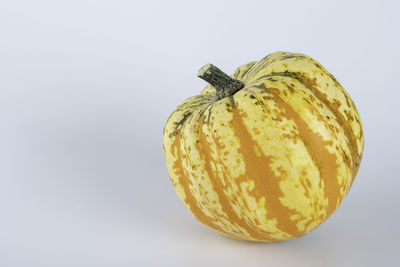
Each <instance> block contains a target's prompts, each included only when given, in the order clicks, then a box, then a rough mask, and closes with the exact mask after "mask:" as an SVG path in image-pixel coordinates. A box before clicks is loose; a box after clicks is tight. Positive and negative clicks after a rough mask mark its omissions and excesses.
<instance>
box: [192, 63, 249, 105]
mask: <svg viewBox="0 0 400 267" xmlns="http://www.w3.org/2000/svg"><path fill="white" fill-rule="evenodd" d="M197 76H198V77H200V78H201V79H203V80H205V81H206V82H208V83H209V84H211V85H212V86H213V87H214V88H215V99H216V100H220V99H222V98H225V97H227V96H232V95H233V94H235V93H236V92H237V91H239V90H240V89H242V88H243V87H244V84H243V82H241V81H239V80H236V79H233V78H231V77H229V75H227V74H226V73H225V72H223V71H222V70H220V69H219V68H217V67H215V66H214V65H213V64H207V65H205V66H203V67H202V68H201V69H200V70H199V73H198V74H197Z"/></svg>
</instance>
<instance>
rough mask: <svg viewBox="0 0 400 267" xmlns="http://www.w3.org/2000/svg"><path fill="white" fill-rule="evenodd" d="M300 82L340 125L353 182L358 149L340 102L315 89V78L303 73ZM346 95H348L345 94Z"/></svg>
mask: <svg viewBox="0 0 400 267" xmlns="http://www.w3.org/2000/svg"><path fill="white" fill-rule="evenodd" d="M298 80H299V81H300V82H301V83H302V84H304V85H305V86H306V87H307V88H308V89H309V90H310V91H311V92H312V93H313V94H314V95H315V96H316V97H317V98H318V99H319V100H320V101H321V102H322V103H324V104H325V105H326V106H327V107H328V108H329V110H330V111H331V112H332V113H333V114H334V115H335V117H336V119H337V121H338V122H339V124H340V125H341V126H342V128H343V130H344V132H345V135H346V137H347V140H348V147H349V149H350V151H351V157H352V163H353V164H352V171H353V175H352V179H351V183H350V185H352V184H353V182H354V179H355V177H356V174H357V171H358V167H359V165H358V166H356V163H357V157H358V149H357V141H356V137H355V136H354V133H353V130H352V128H351V126H350V122H349V120H347V119H345V118H344V116H343V115H342V114H341V113H340V112H339V107H340V105H341V103H340V102H339V101H335V102H331V101H329V100H328V96H327V95H326V94H325V93H323V92H321V91H320V90H318V89H317V87H316V79H315V78H314V79H308V78H306V77H305V76H304V75H303V76H301V77H299V79H298ZM346 97H348V96H346Z"/></svg>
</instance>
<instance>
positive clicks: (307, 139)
mask: <svg viewBox="0 0 400 267" xmlns="http://www.w3.org/2000/svg"><path fill="white" fill-rule="evenodd" d="M199 77H200V78H203V79H204V80H206V81H208V82H209V83H210V85H208V86H206V87H205V89H204V90H203V91H202V92H201V94H199V95H197V96H194V97H191V98H188V99H186V100H185V101H183V102H182V103H181V104H180V105H179V106H178V107H177V108H176V109H175V110H174V111H173V113H172V114H171V116H170V117H169V119H168V121H167V123H166V125H165V129H164V137H163V144H164V155H165V159H166V163H167V167H168V172H169V174H170V177H171V181H172V184H173V186H174V188H175V191H176V193H177V195H178V196H179V198H180V199H181V200H182V202H183V203H184V204H185V206H186V207H187V208H188V209H189V210H190V212H191V213H192V214H193V215H194V216H195V217H196V218H197V219H198V220H199V221H200V222H202V223H203V224H205V225H207V226H209V227H210V228H212V229H214V230H216V231H218V232H219V233H222V234H224V235H226V236H230V237H232V238H235V239H240V240H252V241H264V242H275V241H284V240H290V239H293V238H296V237H299V236H302V235H304V234H306V233H308V232H310V231H312V230H313V229H315V228H316V227H317V226H318V225H320V224H321V223H322V222H323V221H325V220H326V219H327V218H328V217H329V216H330V215H331V214H332V213H333V212H334V211H335V210H336V209H337V208H338V206H339V205H340V203H341V202H342V200H343V198H344V197H345V195H346V194H347V192H348V191H349V189H350V187H351V185H352V183H353V182H354V178H355V176H356V174H357V171H358V168H359V166H360V161H361V157H362V153H363V148H364V139H363V130H362V125H361V121H360V117H359V114H358V112H357V110H356V107H355V105H354V103H353V101H352V100H351V98H350V96H349V95H348V94H347V92H346V91H345V90H344V89H343V88H342V86H341V85H340V84H339V82H338V81H337V80H336V79H335V78H334V77H333V76H332V75H331V74H330V73H329V72H328V71H327V70H326V69H325V68H324V67H323V66H322V65H321V64H320V63H318V62H317V61H315V60H314V59H312V58H310V57H308V56H306V55H303V54H296V53H289V52H277V53H273V54H270V55H268V56H266V57H265V58H263V59H262V60H260V61H258V62H250V63H248V64H245V65H243V66H241V67H239V68H238V69H237V70H236V71H235V72H234V73H233V75H232V76H231V77H230V76H228V75H226V74H224V73H223V72H222V71H221V70H219V69H218V68H216V67H215V66H213V65H211V64H208V65H206V66H204V67H203V68H202V69H201V70H200V71H199Z"/></svg>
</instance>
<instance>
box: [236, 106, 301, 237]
mask: <svg viewBox="0 0 400 267" xmlns="http://www.w3.org/2000/svg"><path fill="white" fill-rule="evenodd" d="M232 113H233V119H232V121H231V125H232V129H233V131H234V133H235V135H236V136H237V138H238V139H239V142H240V148H239V150H240V151H239V152H240V153H242V154H243V159H244V162H245V166H246V174H245V176H244V177H241V178H240V180H242V181H248V180H253V181H254V183H255V186H254V187H255V188H256V189H255V190H254V191H253V194H252V195H253V196H254V197H255V198H256V199H257V200H259V199H260V198H262V197H264V198H265V209H266V210H267V215H266V217H267V219H268V220H274V219H275V220H276V227H277V229H279V230H280V231H282V232H284V233H286V234H287V235H289V236H290V238H285V239H292V238H295V237H297V236H300V235H301V233H299V230H298V228H297V222H296V221H295V220H292V219H291V218H290V217H291V216H292V215H293V214H294V211H293V210H292V209H290V208H288V207H286V206H285V205H283V204H282V202H281V201H280V200H279V196H283V192H282V191H281V189H280V186H279V183H280V179H279V177H277V176H276V175H275V174H274V172H273V171H272V169H271V167H270V162H271V157H270V156H265V155H260V156H258V155H257V154H256V152H255V151H254V148H255V147H259V145H258V143H257V142H255V140H254V139H253V138H252V136H251V134H250V132H249V130H248V129H247V127H246V125H245V124H244V122H243V120H244V116H243V114H241V112H240V109H239V106H238V104H235V102H234V101H232Z"/></svg>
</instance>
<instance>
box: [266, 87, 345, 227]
mask: <svg viewBox="0 0 400 267" xmlns="http://www.w3.org/2000/svg"><path fill="white" fill-rule="evenodd" d="M268 92H269V93H270V94H271V95H272V96H273V99H274V101H275V102H276V103H277V105H278V106H279V107H280V108H282V109H283V110H285V114H286V116H287V118H289V119H292V120H293V121H294V122H295V123H296V125H297V128H298V131H299V135H300V138H301V140H302V141H303V143H304V146H305V147H306V149H307V151H308V154H309V155H310V157H311V159H312V160H313V162H314V164H315V166H316V167H317V168H318V170H319V173H320V179H321V180H322V181H324V193H325V197H326V198H328V208H327V211H326V215H325V219H326V218H328V217H329V216H330V215H331V214H332V213H333V212H334V211H335V210H336V207H337V205H338V204H339V203H338V201H339V202H340V185H339V183H338V179H337V174H338V165H337V162H336V159H337V158H336V155H334V154H331V153H329V151H328V150H327V149H326V147H325V146H326V145H329V144H330V142H327V141H324V140H323V138H322V136H321V135H319V134H318V133H315V132H314V131H313V130H312V129H311V128H310V127H309V126H308V125H307V123H306V122H305V121H304V120H303V119H302V118H301V117H300V115H299V114H298V113H297V112H295V111H294V109H293V108H292V107H291V106H290V105H289V104H288V103H286V102H285V101H283V99H282V98H281V97H280V96H279V90H278V89H276V88H268Z"/></svg>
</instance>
